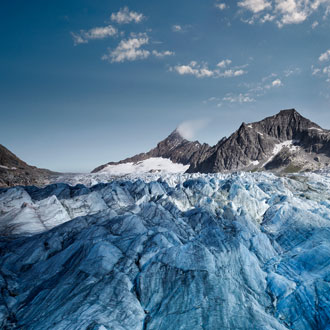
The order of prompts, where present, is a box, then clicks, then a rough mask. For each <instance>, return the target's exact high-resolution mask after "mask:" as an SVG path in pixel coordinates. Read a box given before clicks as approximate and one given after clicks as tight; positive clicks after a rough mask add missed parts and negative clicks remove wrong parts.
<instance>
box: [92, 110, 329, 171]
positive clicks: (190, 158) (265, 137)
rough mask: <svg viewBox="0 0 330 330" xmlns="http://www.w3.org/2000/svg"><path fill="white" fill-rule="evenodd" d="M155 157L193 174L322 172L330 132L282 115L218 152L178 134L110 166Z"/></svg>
mask: <svg viewBox="0 0 330 330" xmlns="http://www.w3.org/2000/svg"><path fill="white" fill-rule="evenodd" d="M150 157H163V158H169V159H171V160H172V161H173V162H175V163H181V164H184V165H187V164H189V165H190V167H189V169H188V171H187V172H189V173H195V172H201V173H217V172H231V171H238V170H247V171H250V170H253V171H255V170H271V171H275V172H282V171H284V172H285V171H286V168H287V167H289V168H291V169H299V170H316V169H319V168H322V167H324V166H327V164H328V163H330V159H329V157H330V131H328V130H325V129H322V128H321V127H320V126H319V125H317V124H315V123H313V122H312V121H310V120H308V119H306V118H304V117H303V116H301V115H300V114H299V113H298V112H297V111H296V110H295V109H289V110H282V111H280V112H279V113H278V114H276V115H274V116H271V117H267V118H265V119H263V120H261V121H259V122H255V123H250V124H245V123H242V125H241V126H240V127H239V129H238V130H237V131H236V132H234V133H233V134H232V135H231V136H230V137H228V138H222V139H221V140H220V141H219V142H218V143H217V144H216V145H215V146H213V147H211V146H209V145H208V144H201V143H199V142H198V141H194V142H191V141H187V140H185V139H184V138H183V137H182V136H181V135H180V134H179V133H178V132H177V131H176V130H175V131H174V132H173V133H172V134H170V135H169V136H168V137H167V138H166V139H165V140H163V141H161V142H160V143H158V145H157V147H156V148H154V149H152V150H150V151H149V152H147V153H141V154H138V155H136V156H134V157H131V158H127V159H124V160H122V161H120V162H117V163H114V162H112V163H108V164H106V165H116V164H122V163H127V162H138V161H142V160H145V159H148V158H150ZM106 165H102V166H100V167H98V168H96V169H95V170H94V171H93V172H98V171H100V170H102V169H103V168H104V167H105V166H106Z"/></svg>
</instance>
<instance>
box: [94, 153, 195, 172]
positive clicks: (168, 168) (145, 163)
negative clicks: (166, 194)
mask: <svg viewBox="0 0 330 330" xmlns="http://www.w3.org/2000/svg"><path fill="white" fill-rule="evenodd" d="M188 168H189V165H183V164H178V163H173V162H172V161H171V160H170V159H167V158H161V157H152V158H148V159H145V160H142V161H139V162H135V163H134V162H129V163H123V164H116V165H107V166H106V167H104V168H103V169H102V170H101V171H100V173H104V172H106V173H108V174H110V175H113V176H123V175H128V174H142V173H149V172H165V173H184V172H185V171H186V170H187V169H188Z"/></svg>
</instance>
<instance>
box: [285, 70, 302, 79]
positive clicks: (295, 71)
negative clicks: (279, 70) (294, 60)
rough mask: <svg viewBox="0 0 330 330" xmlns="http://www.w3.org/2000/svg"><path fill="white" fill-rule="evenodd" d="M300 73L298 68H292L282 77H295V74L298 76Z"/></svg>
mask: <svg viewBox="0 0 330 330" xmlns="http://www.w3.org/2000/svg"><path fill="white" fill-rule="evenodd" d="M300 73H301V69H300V68H293V69H288V70H285V71H284V75H285V76H286V77H290V76H292V75H296V74H300Z"/></svg>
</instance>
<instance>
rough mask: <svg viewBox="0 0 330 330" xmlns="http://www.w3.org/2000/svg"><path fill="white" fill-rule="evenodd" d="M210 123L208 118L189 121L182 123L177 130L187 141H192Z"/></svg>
mask: <svg viewBox="0 0 330 330" xmlns="http://www.w3.org/2000/svg"><path fill="white" fill-rule="evenodd" d="M209 122H210V120H209V119H207V118H202V119H195V120H188V121H184V122H183V123H181V124H180V125H179V126H178V128H177V130H178V132H179V133H180V134H181V136H182V137H183V138H185V139H187V140H192V139H193V138H194V137H195V136H196V133H197V132H198V131H200V130H201V129H203V128H204V127H206V126H207V124H208V123H209Z"/></svg>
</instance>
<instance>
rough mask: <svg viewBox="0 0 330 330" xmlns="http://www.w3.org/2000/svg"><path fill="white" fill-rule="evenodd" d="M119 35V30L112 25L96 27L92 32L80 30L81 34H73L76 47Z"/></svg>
mask: <svg viewBox="0 0 330 330" xmlns="http://www.w3.org/2000/svg"><path fill="white" fill-rule="evenodd" d="M117 33H118V31H117V29H116V28H114V27H113V26H112V25H108V26H103V27H95V28H92V29H90V30H87V31H86V30H80V32H79V33H74V32H71V35H72V38H73V42H74V44H75V45H79V44H86V43H88V41H89V40H95V39H104V38H107V37H112V36H115V35H116V34H117Z"/></svg>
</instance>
